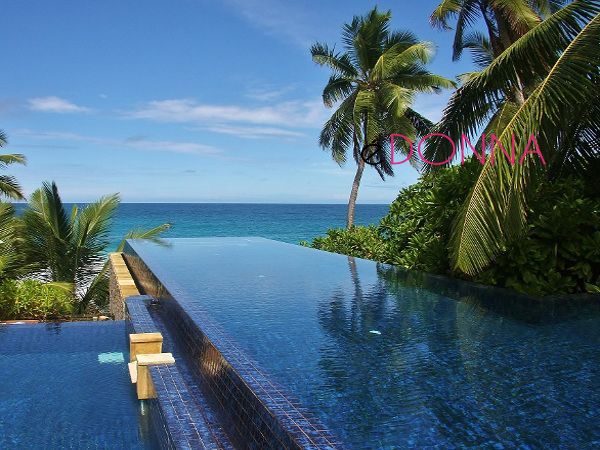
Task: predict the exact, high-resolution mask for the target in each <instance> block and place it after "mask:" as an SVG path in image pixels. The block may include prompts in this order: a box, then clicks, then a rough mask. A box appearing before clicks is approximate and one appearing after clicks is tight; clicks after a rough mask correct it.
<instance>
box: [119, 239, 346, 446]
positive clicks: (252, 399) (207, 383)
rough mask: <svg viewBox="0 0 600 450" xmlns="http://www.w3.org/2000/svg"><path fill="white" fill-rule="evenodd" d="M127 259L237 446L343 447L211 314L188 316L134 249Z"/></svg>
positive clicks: (188, 309) (191, 311) (194, 311)
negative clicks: (240, 347)
mask: <svg viewBox="0 0 600 450" xmlns="http://www.w3.org/2000/svg"><path fill="white" fill-rule="evenodd" d="M124 256H125V258H126V260H127V263H128V266H129V267H130V268H131V270H132V272H133V273H134V276H135V277H136V280H137V281H138V282H139V283H140V285H141V286H142V287H143V290H144V292H145V293H147V294H151V295H152V296H153V297H155V298H157V299H158V300H159V304H160V311H161V314H160V318H161V320H162V321H164V322H165V323H166V324H167V328H168V329H169V330H171V331H172V332H173V333H174V335H175V336H176V339H177V343H178V344H179V345H180V346H181V347H182V348H183V349H184V351H183V352H182V354H183V355H185V358H187V360H188V361H189V362H190V366H191V367H192V371H193V373H194V375H195V378H196V380H197V383H198V384H199V385H201V386H202V390H203V392H204V393H205V395H206V396H207V397H209V401H210V402H211V403H212V405H213V406H214V407H215V408H216V409H217V410H218V414H219V420H220V421H221V422H222V423H226V424H229V425H230V426H229V427H228V428H227V429H226V431H227V432H228V434H229V436H230V437H231V440H232V441H233V442H234V443H237V444H238V445H241V446H243V447H245V448H256V449H270V448H272V449H300V448H305V449H318V450H320V449H324V448H328V449H329V448H341V447H342V446H341V444H340V443H339V442H338V440H337V439H335V438H334V437H333V436H332V434H331V433H330V432H329V431H328V430H327V428H326V427H325V426H324V425H323V424H322V423H321V422H320V421H319V420H318V419H316V418H315V417H314V416H313V415H311V414H307V412H306V410H305V409H303V408H301V406H300V403H299V402H298V401H295V400H294V399H290V396H289V394H286V393H285V390H284V389H283V388H282V387H281V386H278V385H276V384H275V383H274V382H273V381H272V380H270V379H269V378H268V377H267V376H266V375H265V374H264V373H263V372H262V371H260V370H259V369H258V364H256V363H255V362H254V361H252V360H251V359H250V358H248V356H247V355H246V354H245V353H244V352H243V351H241V350H240V349H239V348H237V347H236V346H235V345H234V344H233V343H232V341H231V340H230V339H229V337H228V336H227V335H226V334H225V333H224V332H223V330H222V329H221V327H219V326H218V325H217V324H215V323H214V322H212V321H211V320H210V319H209V316H208V314H206V313H205V312H204V311H203V310H202V309H201V308H199V307H192V306H191V305H186V308H185V310H184V309H183V308H182V306H181V305H180V304H179V303H178V302H177V301H175V300H174V298H173V297H172V296H171V294H170V293H169V292H168V291H167V290H166V289H165V287H164V286H163V285H162V284H161V283H160V282H158V280H157V279H156V277H154V275H153V274H152V273H151V272H150V271H149V270H148V269H147V267H146V266H145V264H144V263H143V261H141V260H140V259H139V258H136V257H135V256H134V255H133V254H132V251H131V249H129V252H128V253H126V254H125V255H124Z"/></svg>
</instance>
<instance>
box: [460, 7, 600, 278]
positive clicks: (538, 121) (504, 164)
mask: <svg viewBox="0 0 600 450" xmlns="http://www.w3.org/2000/svg"><path fill="white" fill-rule="evenodd" d="M598 9H599V3H598V2H595V1H585V2H584V1H581V2H579V1H575V2H573V3H572V4H570V5H568V6H566V7H565V8H563V9H562V10H560V11H559V12H557V13H555V14H554V15H553V16H552V17H550V18H549V19H547V20H546V21H544V22H543V23H542V24H540V25H539V26H538V27H536V28H535V29H533V30H532V31H530V32H529V33H527V34H526V35H524V36H523V37H522V38H521V39H520V40H518V41H517V42H516V43H515V44H513V46H511V47H510V48H509V49H507V50H506V51H505V52H504V53H503V54H502V55H501V56H500V57H499V59H498V60H497V61H495V62H494V63H493V64H492V66H490V68H489V69H488V70H486V71H484V72H482V75H481V77H482V80H476V82H475V84H476V85H477V84H479V83H481V84H479V85H480V86H481V85H483V86H485V85H486V83H489V81H488V79H489V77H491V74H492V73H493V74H496V73H502V74H505V75H507V77H508V81H509V82H510V81H513V82H514V80H515V78H516V75H515V74H514V73H513V70H514V69H513V70H511V69H509V68H507V67H505V66H507V65H512V66H514V65H515V64H519V63H520V61H521V60H524V59H525V58H526V57H527V54H529V55H530V54H531V52H532V51H534V52H535V53H537V54H538V55H544V56H545V58H544V60H545V62H548V63H550V62H552V64H549V67H550V70H549V71H547V73H546V74H545V76H544V77H543V81H542V82H541V83H539V84H538V85H537V87H536V89H535V90H534V91H533V92H532V93H531V95H530V96H529V97H528V98H527V99H526V101H525V102H524V103H523V104H522V105H521V106H520V107H519V109H518V110H517V111H516V113H515V114H514V115H513V116H512V118H511V120H510V121H509V122H508V124H507V125H506V126H505V128H504V130H503V131H502V133H501V135H500V137H499V142H501V143H502V144H503V145H504V146H505V147H506V148H509V147H510V143H511V139H512V138H513V137H516V141H517V142H520V143H521V145H522V146H525V143H526V142H528V140H529V137H530V136H531V135H534V136H537V137H538V139H539V141H540V142H541V143H543V144H545V145H546V146H545V148H546V149H547V151H550V152H552V151H558V152H560V151H561V150H562V149H561V147H560V145H558V146H557V144H559V143H558V142H557V136H558V134H559V133H558V127H559V126H560V125H562V124H564V122H563V118H564V117H565V116H566V117H572V116H573V114H575V113H576V112H577V110H578V109H579V108H580V107H581V105H585V104H586V100H588V99H589V98H590V97H595V96H597V92H598V91H597V83H596V80H598V77H599V76H600V73H599V67H600V52H598V51H597V49H598V36H599V35H600V15H599V14H598V13H599V11H598ZM536 70H539V69H533V71H536ZM511 75H512V77H511ZM470 83H471V82H469V83H468V84H470ZM489 84H493V83H489ZM483 92H485V90H483ZM597 126H598V123H596V127H597ZM520 162H521V164H518V165H515V166H514V167H513V166H511V165H510V164H509V163H508V161H507V160H506V159H504V158H498V159H496V162H495V164H492V163H491V162H490V161H489V160H488V162H487V163H486V164H485V166H484V167H483V170H482V172H481V174H480V176H479V178H478V180H477V182H476V184H475V186H474V187H473V190H472V192H471V194H470V196H469V198H468V200H467V202H466V203H465V207H464V211H463V213H462V214H461V215H460V219H459V221H458V222H457V225H456V227H455V230H454V233H453V236H452V248H453V251H452V258H453V262H454V265H455V267H456V268H459V269H460V270H462V271H464V272H466V273H470V274H473V273H476V272H478V271H479V270H481V269H483V268H484V267H485V266H486V265H487V264H489V262H490V261H491V260H492V259H493V257H494V256H495V255H496V254H497V253H498V252H499V251H501V249H502V248H503V245H504V244H505V242H506V240H507V239H509V238H513V237H515V236H517V235H518V234H519V233H520V232H521V231H522V230H523V227H524V224H525V220H526V199H527V186H528V183H529V181H530V179H531V178H532V177H534V176H535V174H536V172H537V171H538V170H539V164H537V165H536V162H539V161H538V160H537V159H535V158H531V157H529V158H525V157H524V156H523V157H521V161H520Z"/></svg>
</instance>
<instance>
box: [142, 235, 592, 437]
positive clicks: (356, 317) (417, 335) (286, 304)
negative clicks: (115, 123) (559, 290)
mask: <svg viewBox="0 0 600 450" xmlns="http://www.w3.org/2000/svg"><path fill="white" fill-rule="evenodd" d="M133 247H134V248H133V249H130V251H135V252H137V253H138V255H139V256H140V257H141V258H142V259H143V260H144V262H145V263H146V264H147V265H148V267H149V268H150V269H151V270H153V271H154V273H155V274H156V275H157V276H158V278H159V279H160V280H161V282H163V284H164V285H165V287H166V288H167V289H168V290H169V291H170V292H171V294H173V296H174V297H175V298H176V299H177V300H178V301H179V302H180V304H181V305H182V306H183V308H184V309H186V310H188V311H190V314H191V315H192V316H193V314H199V311H200V310H201V311H202V314H206V315H209V316H210V317H211V318H212V319H213V320H215V321H216V322H218V323H219V325H220V326H222V327H223V329H224V330H225V331H226V332H227V333H228V334H229V335H230V336H231V337H232V341H233V342H235V343H236V345H237V346H239V347H240V348H241V349H242V350H243V351H244V352H245V353H247V354H248V355H249V356H251V357H252V358H253V359H254V360H255V361H256V362H257V364H258V365H259V366H260V368H261V369H263V370H264V371H265V372H266V373H268V374H269V376H270V377H271V378H272V379H274V380H275V381H276V382H278V383H279V384H281V385H283V386H285V388H286V390H287V391H288V392H289V393H290V394H291V395H292V396H293V397H296V398H298V399H299V400H300V401H301V403H302V404H303V405H304V406H306V407H308V408H309V409H311V410H312V411H313V412H314V413H315V414H316V415H318V416H319V418H320V419H321V420H322V421H323V422H324V423H325V424H326V425H327V426H328V427H329V428H330V429H331V430H332V431H333V433H335V434H336V435H338V436H339V437H340V438H341V439H342V440H343V441H344V442H345V443H346V444H347V445H348V446H349V447H352V448H405V447H417V448H423V447H439V448H453V447H464V446H476V447H488V446H489V447H491V446H495V445H497V446H504V447H508V448H513V447H518V446H519V445H526V446H527V445H528V446H531V447H537V448H543V447H557V446H563V447H572V448H585V447H586V446H592V442H594V441H595V442H596V443H600V431H599V429H598V427H597V426H596V423H598V419H600V417H599V415H600V413H599V410H598V406H597V405H598V404H600V354H599V352H598V350H597V349H598V348H599V346H600V319H599V318H598V316H597V315H593V314H590V313H585V314H584V313H582V311H583V309H581V308H579V309H578V308H574V307H573V305H572V304H570V306H569V307H567V308H563V307H561V306H560V305H558V306H557V305H556V303H552V304H551V305H553V307H552V308H550V309H551V311H550V312H545V311H544V309H543V308H542V307H541V306H544V305H541V304H540V302H539V301H538V300H536V299H530V298H527V297H523V296H511V295H508V294H507V293H506V291H502V290H497V289H491V288H481V287H477V286H475V285H469V284H463V283H457V282H455V281H451V280H445V279H443V278H440V277H430V276H425V275H423V274H418V273H414V272H407V271H402V270H399V269H396V268H394V267H391V266H387V265H377V264H376V263H373V262H370V261H364V260H360V259H353V258H348V257H345V256H341V255H334V254H329V253H325V252H319V251H315V250H311V249H306V248H301V247H296V246H291V245H286V244H281V243H275V242H272V241H267V240H262V239H237V240H236V239H226V240H221V239H198V240H191V241H189V240H186V241H185V242H184V243H180V242H177V241H176V240H174V241H173V245H172V247H170V248H158V247H155V246H152V245H151V244H146V243H135V245H134V246H133ZM540 305H541V306H540Z"/></svg>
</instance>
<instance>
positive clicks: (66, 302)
mask: <svg viewBox="0 0 600 450" xmlns="http://www.w3.org/2000/svg"><path fill="white" fill-rule="evenodd" d="M72 312H73V297H72V295H71V293H70V292H69V291H68V290H66V289H64V288H63V287H60V286H57V285H55V284H49V283H42V282H40V281H36V280H23V281H16V280H4V281H3V282H2V283H0V320H14V319H38V320H48V319H60V318H64V317H67V316H70V315H71V314H72Z"/></svg>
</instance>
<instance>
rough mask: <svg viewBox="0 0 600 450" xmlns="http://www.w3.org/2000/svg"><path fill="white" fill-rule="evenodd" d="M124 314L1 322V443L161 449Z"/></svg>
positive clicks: (7, 446)
mask: <svg viewBox="0 0 600 450" xmlns="http://www.w3.org/2000/svg"><path fill="white" fill-rule="evenodd" d="M127 352H128V350H127V340H126V333H125V323H124V322H106V323H104V322H102V323H99V322H87V323H85V322H84V323H64V324H39V325H0V448H1V449H66V448H73V449H80V448H94V449H95V448H103V449H108V448H110V449H153V448H158V445H157V444H156V443H155V442H156V441H155V439H154V436H153V434H152V433H151V429H150V420H149V418H148V416H147V414H145V411H144V410H143V409H141V403H140V402H139V401H138V400H137V398H136V396H135V389H133V388H132V386H131V383H130V382H129V378H128V373H127V365H126V363H125V361H126V360H127V361H128V358H129V356H128V353H127Z"/></svg>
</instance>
